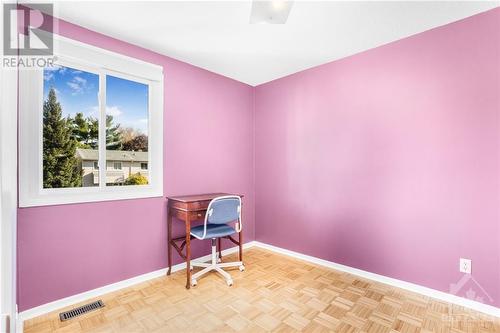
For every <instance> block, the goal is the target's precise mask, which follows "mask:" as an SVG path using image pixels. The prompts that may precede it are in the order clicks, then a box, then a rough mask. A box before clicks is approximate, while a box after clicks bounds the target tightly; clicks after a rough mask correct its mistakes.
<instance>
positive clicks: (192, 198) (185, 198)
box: [167, 193, 243, 203]
mask: <svg viewBox="0 0 500 333" xmlns="http://www.w3.org/2000/svg"><path fill="white" fill-rule="evenodd" d="M223 195H238V196H240V197H242V198H243V195H241V194H231V193H205V194H192V195H176V196H170V197H167V199H168V200H169V201H170V200H171V201H179V202H186V203H188V202H197V201H207V200H212V199H214V198H216V197H220V196H223Z"/></svg>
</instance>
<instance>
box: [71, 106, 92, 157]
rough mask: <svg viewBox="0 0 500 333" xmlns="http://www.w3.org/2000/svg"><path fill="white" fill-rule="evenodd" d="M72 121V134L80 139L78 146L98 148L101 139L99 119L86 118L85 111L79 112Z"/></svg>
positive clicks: (76, 138) (77, 139)
mask: <svg viewBox="0 0 500 333" xmlns="http://www.w3.org/2000/svg"><path fill="white" fill-rule="evenodd" d="M68 119H69V117H68ZM71 122H72V123H73V131H72V135H73V138H74V139H75V140H76V141H78V147H80V148H89V149H97V147H98V141H99V123H98V121H97V119H95V118H92V117H88V118H85V117H84V116H83V113H81V112H78V113H77V114H76V116H75V118H74V119H72V120H71Z"/></svg>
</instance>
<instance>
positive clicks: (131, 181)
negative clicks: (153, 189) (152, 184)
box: [125, 172, 148, 185]
mask: <svg viewBox="0 0 500 333" xmlns="http://www.w3.org/2000/svg"><path fill="white" fill-rule="evenodd" d="M147 184H148V179H147V178H146V177H144V176H143V175H141V174H140V173H139V172H138V173H134V174H133V175H130V176H129V177H128V178H127V179H125V185H147Z"/></svg>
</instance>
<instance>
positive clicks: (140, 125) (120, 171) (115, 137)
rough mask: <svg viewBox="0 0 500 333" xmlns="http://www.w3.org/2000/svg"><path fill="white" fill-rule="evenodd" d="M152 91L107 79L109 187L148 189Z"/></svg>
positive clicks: (123, 80)
mask: <svg viewBox="0 0 500 333" xmlns="http://www.w3.org/2000/svg"><path fill="white" fill-rule="evenodd" d="M148 94H149V87H148V85H146V84H142V83H139V82H135V81H130V80H125V79H122V78H118V77H115V76H110V75H108V76H106V185H108V186H113V185H146V184H148V182H149V173H148V170H147V168H146V169H144V168H143V167H142V166H143V164H144V163H146V165H147V163H148V162H149V154H148Z"/></svg>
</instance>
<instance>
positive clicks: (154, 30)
mask: <svg viewBox="0 0 500 333" xmlns="http://www.w3.org/2000/svg"><path fill="white" fill-rule="evenodd" d="M499 5H500V2H499V1H496V2H458V1H457V2H455V1H449V2H426V1H421V2H406V1H404V2H378V1H377V2H374V1H371V2H329V1H318V2H316V1H315V2H309V1H307V2H305V1H295V3H294V5H293V7H292V10H291V12H290V15H289V17H288V21H287V23H286V24H283V25H282V24H249V15H250V10H251V6H252V3H251V1H238V2H234V1H217V2H212V1H210V2H206V1H205V2H194V1H193V2H192V1H179V2H144V1H133V2H130V1H128V2H121V1H119V2H116V1H112V2H108V1H100V2H88V1H86V2H83V1H79V2H76V1H69V2H58V3H56V8H55V15H56V16H58V17H61V18H63V19H65V20H67V21H70V22H73V23H76V24H78V25H81V26H84V27H86V28H89V29H91V30H95V31H98V32H101V33H103V34H106V35H109V36H112V37H115V38H118V39H121V40H124V41H127V42H130V43H133V44H136V45H139V46H142V47H144V48H147V49H150V50H153V51H156V52H158V53H162V54H164V55H167V56H170V57H172V58H175V59H179V60H182V61H185V62H188V63H190V64H193V65H196V66H199V67H202V68H205V69H208V70H210V71H213V72H216V73H219V74H221V75H224V76H227V77H230V78H233V79H236V80H238V81H242V82H245V83H248V84H250V85H253V86H255V85H259V84H261V83H265V82H268V81H271V80H274V79H277V78H280V77H283V76H286V75H289V74H292V73H295V72H298V71H300V70H303V69H306V68H310V67H313V66H317V65H320V64H323V63H326V62H329V61H332V60H335V59H339V58H343V57H346V56H349V55H352V54H355V53H358V52H361V51H364V50H367V49H370V48H373V47H376V46H379V45H382V44H386V43H389V42H391V41H395V40H398V39H401V38H404V37H407V36H410V35H413V34H416V33H419V32H422V31H425V30H428V29H431V28H433V27H437V26H440V25H444V24H446V23H449V22H453V21H457V20H459V19H462V18H465V17H467V16H471V15H474V14H477V13H480V12H483V11H486V10H488V9H491V8H494V7H496V6H499Z"/></svg>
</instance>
